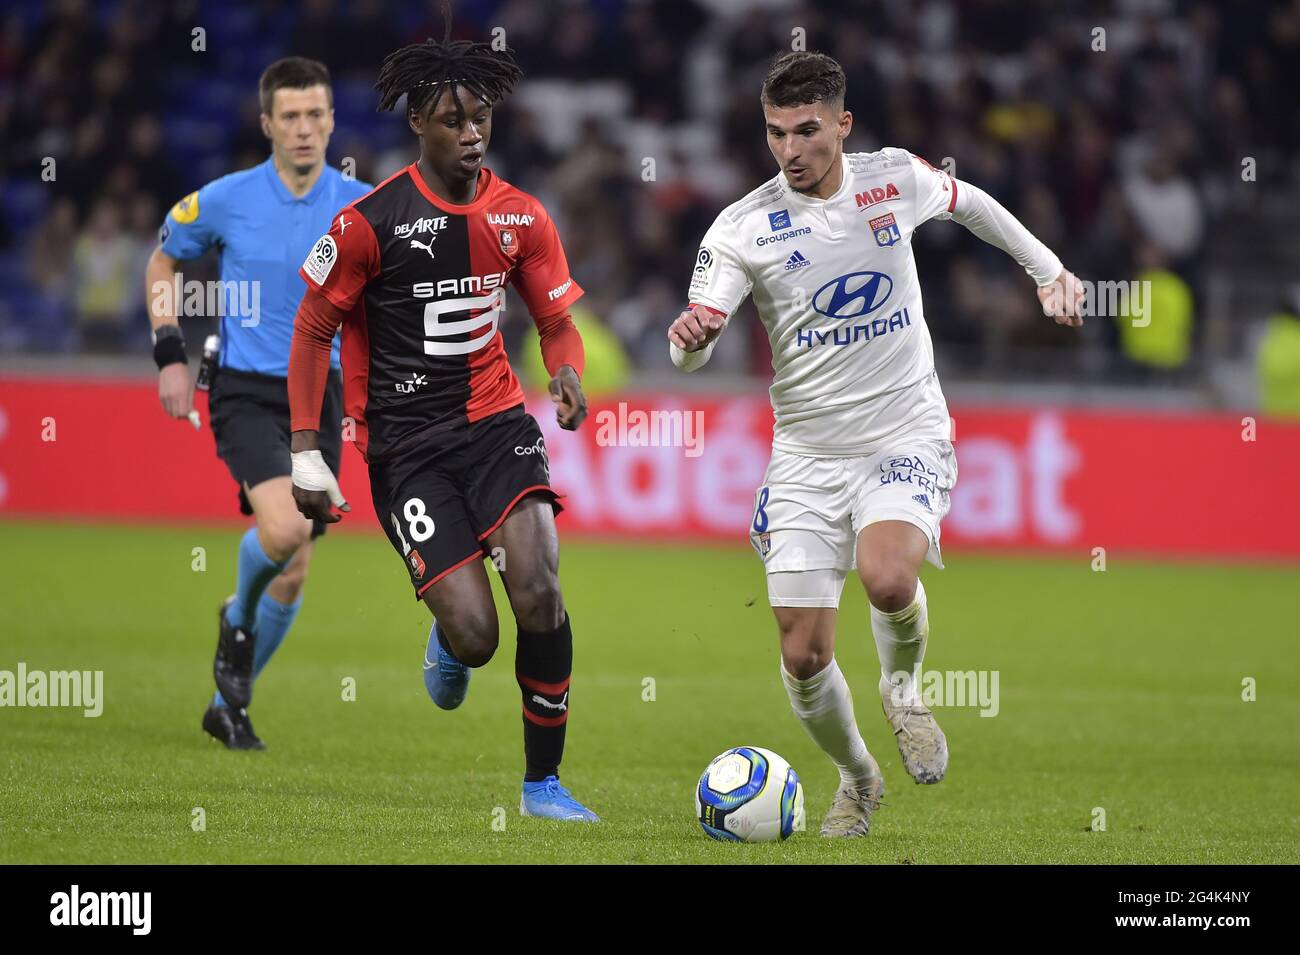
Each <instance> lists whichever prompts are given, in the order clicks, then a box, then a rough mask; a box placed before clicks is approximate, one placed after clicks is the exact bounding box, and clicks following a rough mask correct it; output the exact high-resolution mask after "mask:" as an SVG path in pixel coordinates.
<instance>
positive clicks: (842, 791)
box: [822, 755, 885, 839]
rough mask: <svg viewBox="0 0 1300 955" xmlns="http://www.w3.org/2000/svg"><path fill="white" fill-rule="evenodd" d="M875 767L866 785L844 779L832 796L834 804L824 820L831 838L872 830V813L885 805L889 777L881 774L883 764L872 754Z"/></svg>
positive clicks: (846, 836)
mask: <svg viewBox="0 0 1300 955" xmlns="http://www.w3.org/2000/svg"><path fill="white" fill-rule="evenodd" d="M867 759H868V760H870V761H871V768H872V770H873V771H874V775H872V777H871V780H870V782H869V783H868V784H867V786H866V787H865V788H863V789H858V788H856V787H853V786H850V785H848V784H847V783H843V782H842V783H840V788H839V789H837V790H836V791H835V798H834V799H832V800H831V808H830V809H829V810H828V811H827V813H826V819H825V820H824V821H823V822H822V835H823V836H825V837H827V838H839V839H844V838H852V837H854V836H865V835H866V834H867V833H868V832H869V831H870V830H871V814H872V813H873V812H875V811H876V810H877V809H879V808H880V806H881V798H882V797H883V796H884V795H885V779H884V777H883V776H881V775H880V766H879V765H877V763H876V761H875V760H874V759H873V758H872V757H871V756H870V755H868V756H867Z"/></svg>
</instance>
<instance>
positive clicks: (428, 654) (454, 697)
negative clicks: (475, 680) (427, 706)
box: [424, 620, 470, 710]
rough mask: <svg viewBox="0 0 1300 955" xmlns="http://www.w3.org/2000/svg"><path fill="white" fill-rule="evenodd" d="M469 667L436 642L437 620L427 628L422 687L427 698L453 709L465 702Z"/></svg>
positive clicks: (442, 707)
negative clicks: (430, 627)
mask: <svg viewBox="0 0 1300 955" xmlns="http://www.w3.org/2000/svg"><path fill="white" fill-rule="evenodd" d="M469 674H470V669H469V667H467V666H465V664H463V663H461V662H460V661H459V660H457V659H456V658H455V657H454V656H452V655H451V654H450V653H448V652H447V651H446V650H444V649H443V648H442V644H441V643H439V642H438V621H436V620H435V621H434V622H433V627H432V629H430V630H429V645H428V646H427V647H425V648H424V688H425V689H426V690H428V691H429V699H431V700H433V702H434V703H436V704H437V705H438V706H439V707H440V708H441V709H444V710H454V709H455V708H456V707H458V706H460V705H461V704H462V703H464V702H465V694H466V693H468V692H469Z"/></svg>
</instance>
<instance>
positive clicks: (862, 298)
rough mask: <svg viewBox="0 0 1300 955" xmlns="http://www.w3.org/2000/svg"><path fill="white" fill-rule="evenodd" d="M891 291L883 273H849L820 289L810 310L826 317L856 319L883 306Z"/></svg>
mask: <svg viewBox="0 0 1300 955" xmlns="http://www.w3.org/2000/svg"><path fill="white" fill-rule="evenodd" d="M893 290H894V280H893V279H891V278H890V277H889V276H888V275H885V274H884V273H883V272H850V273H849V274H848V275H841V276H840V277H839V278H837V279H832V280H831V281H829V282H827V283H826V284H825V285H823V286H822V287H821V288H819V289H818V290H817V292H816V294H814V295H813V298H812V307H813V309H814V310H816V311H818V312H820V313H821V314H823V315H825V316H827V317H828V318H857V317H858V316H859V315H866V314H868V313H870V312H874V311H875V310H876V309H878V308H880V307H881V306H882V305H884V304H885V302H887V301H888V300H889V295H890V293H891V292H892V291H893Z"/></svg>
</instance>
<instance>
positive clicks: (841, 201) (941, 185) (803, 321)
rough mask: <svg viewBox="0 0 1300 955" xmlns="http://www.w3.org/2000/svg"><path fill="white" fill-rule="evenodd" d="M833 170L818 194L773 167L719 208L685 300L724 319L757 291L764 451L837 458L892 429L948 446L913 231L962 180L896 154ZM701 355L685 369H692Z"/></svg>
mask: <svg viewBox="0 0 1300 955" xmlns="http://www.w3.org/2000/svg"><path fill="white" fill-rule="evenodd" d="M842 162H843V166H844V182H843V184H842V185H841V186H840V188H839V190H838V191H837V192H836V193H835V195H833V196H831V197H830V198H828V199H818V198H814V197H810V196H806V195H803V194H801V193H798V192H796V191H795V190H793V189H791V188H790V186H789V184H788V183H787V182H786V179H785V176H784V174H781V173H778V174H777V175H776V176H775V177H774V178H773V179H771V180H770V181H769V182H767V183H766V184H765V185H763V186H761V187H760V188H758V189H755V190H754V191H753V192H751V193H750V194H749V195H747V196H746V197H745V198H744V199H741V200H740V201H739V202H736V203H733V204H732V205H730V206H728V207H727V208H726V209H724V210H723V212H722V214H721V215H719V216H718V218H717V219H716V220H715V221H714V223H713V226H712V227H711V228H710V229H709V231H708V232H707V233H706V234H705V236H704V241H703V243H702V245H701V247H700V251H699V254H698V256H697V258H696V264H695V269H694V272H693V273H692V277H691V284H690V302H691V303H692V304H699V305H706V306H708V307H710V308H713V309H716V310H718V311H720V312H724V313H725V314H726V315H727V317H728V319H730V317H731V315H732V314H733V313H734V312H735V311H736V309H737V308H738V307H739V306H740V304H741V303H742V302H743V301H744V299H745V296H746V295H748V294H750V293H751V292H752V293H753V297H754V304H755V306H756V307H757V309H758V314H759V317H760V318H761V319H762V321H763V325H764V326H765V327H766V329H767V334H768V337H769V338H770V339H771V342H772V368H773V371H774V372H775V379H774V381H773V382H772V388H771V397H772V410H773V412H774V413H775V417H776V427H775V431H774V434H773V439H772V446H773V447H774V448H776V449H778V450H784V451H791V452H794V453H796V454H806V455H812V456H817V457H840V456H856V455H863V454H871V453H874V452H876V451H877V450H879V449H880V448H881V445H882V443H885V442H887V441H889V440H890V439H891V438H893V437H895V436H897V435H900V434H907V435H908V436H914V437H920V438H935V439H945V440H946V439H947V438H948V433H949V424H948V406H947V403H946V402H945V400H944V396H943V392H942V391H941V390H940V388H939V382H938V378H937V377H936V375H935V369H934V348H933V345H932V344H931V341H930V332H929V329H928V328H927V327H926V324H925V312H924V309H923V307H922V305H921V288H920V285H919V283H918V281H917V275H916V260H915V257H914V256H913V254H912V233H913V232H915V231H916V228H917V226H919V225H921V223H923V222H926V221H927V220H929V219H934V218H940V219H946V218H949V217H950V216H951V215H952V213H953V211H954V208H955V206H956V203H957V202H958V201H959V198H958V192H957V187H958V182H957V181H956V180H954V179H953V178H951V177H950V176H949V175H948V174H947V173H945V172H943V171H942V170H938V169H935V168H933V167H932V166H930V165H929V164H928V163H926V162H925V161H924V160H921V159H918V158H917V157H915V156H913V155H912V154H911V153H909V152H907V150H905V149H897V148H886V149H881V150H880V151H878V152H873V153H852V154H845V155H844V156H843V158H842ZM711 350H712V344H710V346H709V348H708V349H707V350H702V351H701V352H696V353H692V354H689V355H686V356H685V358H686V360H685V361H684V362H681V363H682V364H683V366H684V367H687V368H688V369H689V367H693V366H696V365H699V364H702V363H703V362H704V361H707V359H708V354H709V352H711ZM677 354H678V356H680V353H677Z"/></svg>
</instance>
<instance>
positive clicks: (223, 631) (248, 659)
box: [212, 597, 256, 710]
mask: <svg viewBox="0 0 1300 955" xmlns="http://www.w3.org/2000/svg"><path fill="white" fill-rule="evenodd" d="M234 599H235V598H234V597H229V598H227V600H226V601H225V602H224V603H223V604H222V605H221V609H220V610H219V611H218V613H217V617H218V619H219V620H220V623H219V626H218V630H217V632H218V636H217V655H216V657H215V658H214V659H213V661H212V678H213V679H214V680H216V681H217V689H218V690H219V691H221V696H222V698H223V699H224V700H225V701H226V702H227V703H229V704H230V705H231V706H232V707H233V708H235V709H237V710H242V709H243V708H244V707H246V706H248V704H249V703H251V702H253V647H254V645H255V644H256V638H255V637H254V635H253V634H251V633H249V632H248V631H247V630H244V629H243V628H242V627H233V626H231V625H230V622H229V621H227V620H226V608H227V607H229V606H230V604H231V603H232V602H233V601H234Z"/></svg>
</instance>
